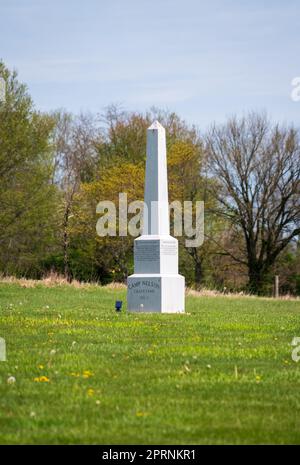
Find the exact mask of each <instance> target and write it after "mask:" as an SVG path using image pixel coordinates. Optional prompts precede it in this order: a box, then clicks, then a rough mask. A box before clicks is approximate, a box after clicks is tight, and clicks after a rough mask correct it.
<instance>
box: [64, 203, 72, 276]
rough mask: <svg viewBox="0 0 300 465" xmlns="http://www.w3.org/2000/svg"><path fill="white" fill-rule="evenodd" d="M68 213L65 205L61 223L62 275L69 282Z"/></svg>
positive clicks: (68, 208)
mask: <svg viewBox="0 0 300 465" xmlns="http://www.w3.org/2000/svg"><path fill="white" fill-rule="evenodd" d="M69 213H70V207H69V205H67V207H66V210H65V214H64V223H63V231H64V238H63V250H64V275H65V279H66V280H67V281H68V282H71V281H72V279H71V273H70V259H69V232H68V225H69Z"/></svg>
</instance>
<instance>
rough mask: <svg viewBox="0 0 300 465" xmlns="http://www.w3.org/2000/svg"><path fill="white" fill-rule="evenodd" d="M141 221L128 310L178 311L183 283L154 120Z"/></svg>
mask: <svg viewBox="0 0 300 465" xmlns="http://www.w3.org/2000/svg"><path fill="white" fill-rule="evenodd" d="M143 220H144V226H143V235H142V236H140V237H138V238H137V239H135V241H134V274H133V275H131V276H129V277H128V280H127V304H128V311H130V312H161V313H182V312H184V289H185V283H184V277H183V276H181V275H180V274H178V241H177V239H175V238H174V237H172V236H170V220H169V202H168V178H167V157H166V134H165V129H164V128H163V126H162V125H161V124H160V123H159V122H158V121H155V122H154V123H153V124H152V125H151V126H150V128H148V130H147V161H146V180H145V210H144V218H143Z"/></svg>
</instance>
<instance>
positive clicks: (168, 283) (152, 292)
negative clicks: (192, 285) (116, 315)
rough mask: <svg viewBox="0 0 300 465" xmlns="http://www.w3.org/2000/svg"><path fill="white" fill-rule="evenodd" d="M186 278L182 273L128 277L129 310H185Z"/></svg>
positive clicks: (179, 311) (165, 311) (170, 311)
mask: <svg viewBox="0 0 300 465" xmlns="http://www.w3.org/2000/svg"><path fill="white" fill-rule="evenodd" d="M184 292H185V280H184V277H183V276H181V275H180V274H174V275H172V274H133V275H131V276H128V278H127V309H128V311H129V312H139V313H141V312H158V313H183V312H184Z"/></svg>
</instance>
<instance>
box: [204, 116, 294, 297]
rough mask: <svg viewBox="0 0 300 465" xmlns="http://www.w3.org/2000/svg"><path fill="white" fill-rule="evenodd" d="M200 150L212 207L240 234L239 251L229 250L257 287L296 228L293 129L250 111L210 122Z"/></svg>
mask: <svg viewBox="0 0 300 465" xmlns="http://www.w3.org/2000/svg"><path fill="white" fill-rule="evenodd" d="M206 152H207V163H208V165H209V169H210V172H211V174H212V175H213V176H215V177H217V180H218V184H217V185H216V184H215V189H214V195H215V196H216V198H217V199H218V202H219V205H220V210H219V212H218V213H220V214H222V215H224V216H225V217H226V218H227V219H228V220H229V221H230V222H231V223H232V225H234V227H235V228H237V229H238V230H240V231H241V232H242V235H243V238H244V241H243V244H244V246H243V250H241V253H240V254H239V255H234V256H233V255H232V254H231V256H232V258H234V259H235V260H236V261H238V262H240V263H244V264H245V265H246V266H247V268H248V276H249V287H250V289H251V291H252V292H255V293H260V292H261V291H262V289H263V286H264V281H265V279H266V277H267V275H268V273H269V272H270V270H271V268H272V266H273V265H274V263H275V261H276V259H277V257H278V256H279V254H280V253H281V251H282V250H283V249H284V248H285V247H286V246H287V245H288V244H289V243H290V242H291V241H292V240H293V239H294V238H296V236H298V235H299V234H300V146H299V138H298V133H297V131H296V130H295V129H294V128H292V127H290V128H282V127H279V126H278V125H272V124H271V123H270V122H269V121H268V119H267V118H266V117H265V116H264V115H258V114H254V113H253V114H249V115H248V116H247V117H245V118H242V119H241V120H237V119H235V118H234V119H232V120H230V121H229V122H228V124H226V125H225V126H221V127H216V126H214V127H213V128H212V129H211V130H210V131H209V133H208V134H207V137H206Z"/></svg>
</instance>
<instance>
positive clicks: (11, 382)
mask: <svg viewBox="0 0 300 465" xmlns="http://www.w3.org/2000/svg"><path fill="white" fill-rule="evenodd" d="M15 382H16V378H15V377H14V376H9V377H8V378H7V384H14V383H15Z"/></svg>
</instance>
